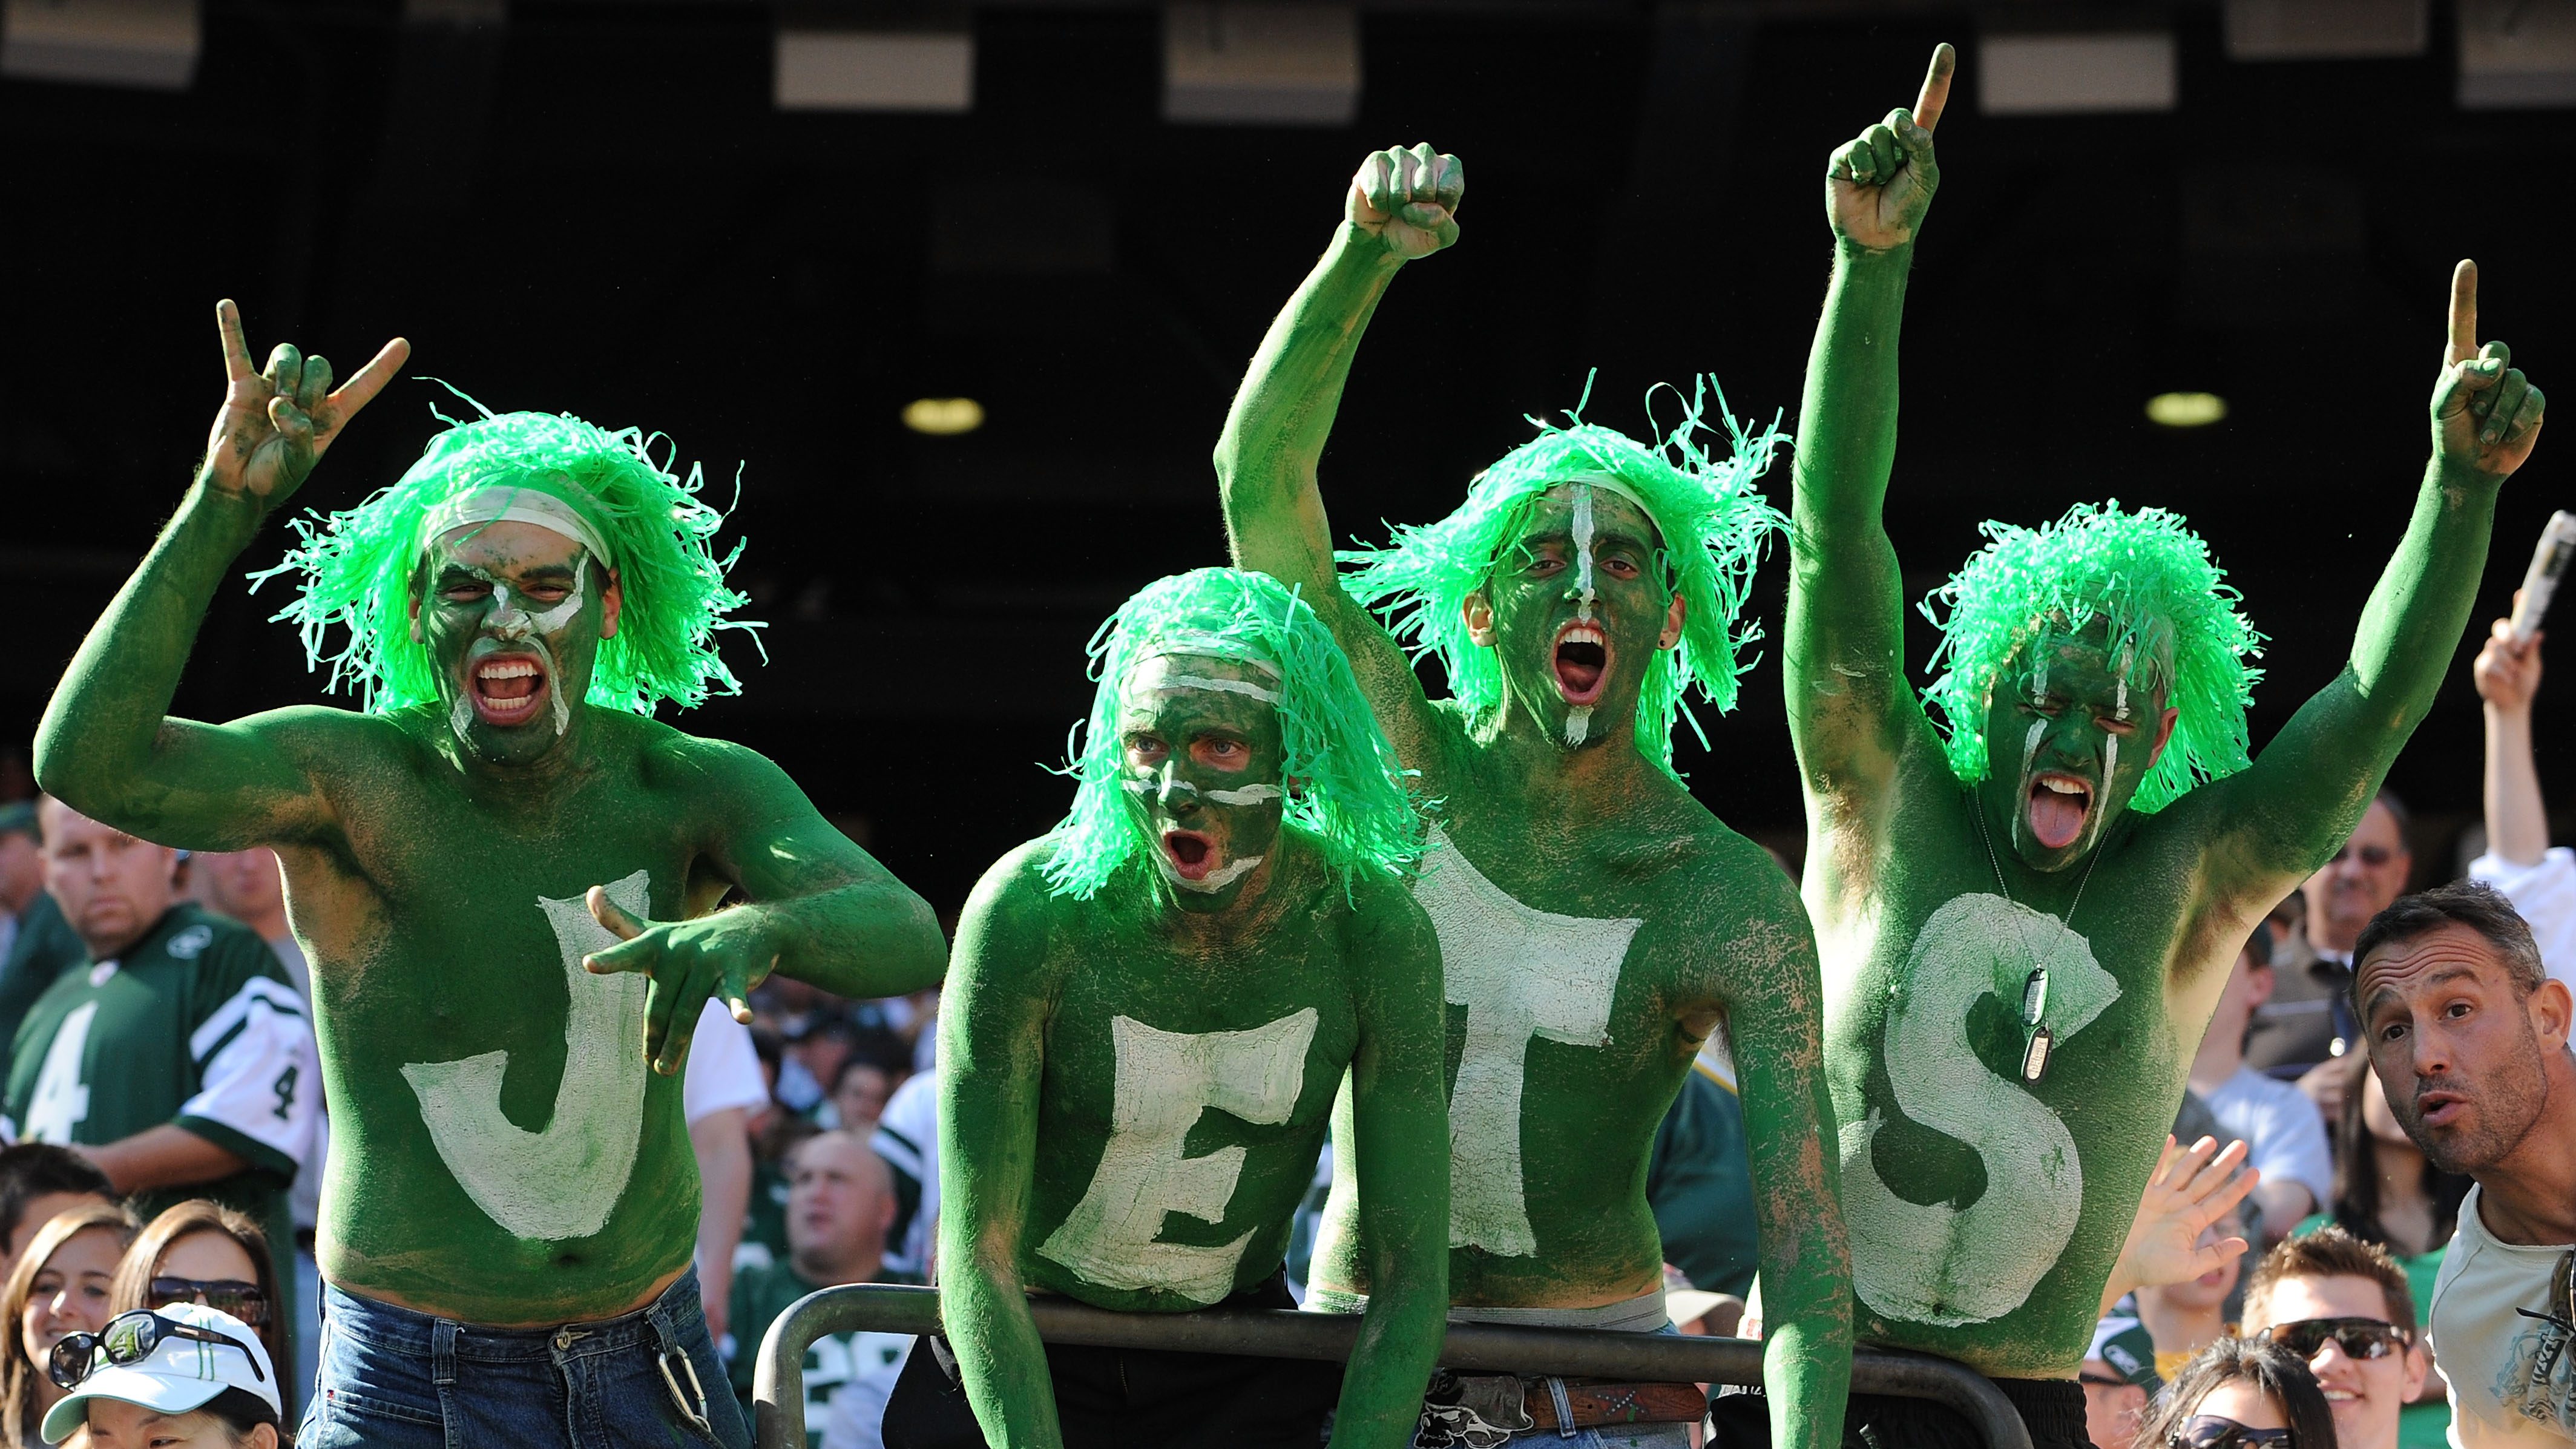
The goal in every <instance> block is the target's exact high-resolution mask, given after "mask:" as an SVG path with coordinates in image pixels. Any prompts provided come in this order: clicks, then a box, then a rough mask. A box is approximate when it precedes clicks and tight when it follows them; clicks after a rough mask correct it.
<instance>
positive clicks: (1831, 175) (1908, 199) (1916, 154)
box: [1825, 41, 1958, 252]
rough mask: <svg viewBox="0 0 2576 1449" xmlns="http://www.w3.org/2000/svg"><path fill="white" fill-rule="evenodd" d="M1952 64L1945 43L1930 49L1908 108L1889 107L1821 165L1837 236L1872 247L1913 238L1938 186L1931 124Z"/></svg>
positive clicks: (1944, 97)
mask: <svg viewBox="0 0 2576 1449" xmlns="http://www.w3.org/2000/svg"><path fill="white" fill-rule="evenodd" d="M1957 65H1958V58H1957V55H1956V53H1955V52H1953V51H1952V50H1951V49H1950V46H1949V43H1948V42H1947V41H1944V42H1942V43H1941V44H1940V45H1937V46H1934V47H1933V49H1932V67H1931V69H1930V70H1928V71H1926V72H1925V73H1924V76H1923V91H1922V94H1921V95H1920V96H1918V97H1917V98H1916V100H1915V102H1914V109H1913V110H1912V111H1907V110H1905V109H1903V108H1902V107H1899V108H1898V109H1896V110H1893V111H1890V112H1888V113H1887V119H1886V120H1884V121H1881V122H1879V123H1878V124H1877V125H1875V126H1872V127H1870V128H1869V129H1868V130H1866V131H1863V132H1861V133H1860V134H1859V135H1858V136H1856V137H1854V138H1852V140H1850V141H1849V142H1847V143H1845V144H1844V145H1843V146H1842V147H1841V148H1840V149H1838V150H1836V151H1835V152H1834V155H1833V161H1832V163H1831V164H1830V165H1829V166H1827V167H1826V169H1825V212H1826V214H1827V215H1828V216H1829V217H1831V218H1832V220H1833V224H1834V234H1835V235H1836V236H1839V237H1842V238H1844V239H1845V240H1847V241H1850V242H1851V243H1852V244H1854V245H1856V246H1860V247H1864V248H1866V249H1868V250H1870V251H1874V252H1883V251H1888V250H1891V249H1893V248H1896V247H1901V246H1903V245H1905V244H1906V243H1907V242H1910V241H1912V240H1914V233H1915V230H1916V229H1917V228H1919V227H1921V226H1922V225H1923V214H1924V213H1925V212H1927V211H1929V210H1931V209H1932V193H1933V192H1935V191H1937V190H1939V189H1940V186H1941V166H1940V163H1939V162H1937V161H1935V160H1934V159H1933V157H1932V128H1933V127H1934V126H1937V125H1939V124H1940V123H1941V111H1942V109H1943V108H1944V107H1946V106H1947V105H1948V104H1949V103H1950V73H1951V71H1952V70H1953V69H1955V68H1956V67H1957Z"/></svg>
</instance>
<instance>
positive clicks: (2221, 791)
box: [2210, 262, 2544, 911]
mask: <svg viewBox="0 0 2576 1449" xmlns="http://www.w3.org/2000/svg"><path fill="white" fill-rule="evenodd" d="M2543 405H2544V400H2543V398H2542V396H2541V392H2540V389H2538V388H2536V387H2533V386H2531V384H2530V381H2529V380H2528V379H2527V378H2525V377H2524V376H2523V374H2522V371H2521V369H2519V368H2516V367H2513V366H2512V365H2511V352H2510V350H2509V349H2507V348H2506V347H2505V345H2504V344H2503V343H2501V342H2490V343H2487V344H2486V345H2485V346H2484V347H2483V348H2481V347H2480V346H2479V345H2478V342H2477V267H2476V265H2475V264H2474V263H2471V262H2462V263H2460V266H2459V269H2458V271H2457V273H2456V274H2455V275H2454V276H2453V278H2452V293H2451V336H2450V345H2449V349H2448V351H2447V353H2446V354H2445V357H2444V360H2443V365H2442V370H2441V373H2440V375H2439V376H2438V378H2437V380H2436V382H2435V384H2434V389H2433V401H2432V407H2431V412H2432V419H2431V421H2432V432H2433V456H2432V460H2431V461H2430V462H2429V463H2427V464H2426V465H2425V468H2424V478H2423V481H2422V482H2421V483H2420V484H2418V485H2417V487H2416V490H2415V508H2414V513H2413V515H2412V516H2411V517H2410V518H2409V519H2408V520H2407V525H2406V534H2405V536H2404V537H2403V538H2402V539H2400V540H2399V542H2398V545H2397V552H2396V553H2395V554H2394V555H2393V556H2391V557H2390V559H2389V560H2388V567H2387V568H2386V569H2384V570H2382V571H2381V573H2380V576H2379V583H2378V584H2377V586H2376V587H2374V588H2373V589H2372V590H2371V591H2370V602H2369V603H2368V604H2367V605H2365V606H2364V607H2363V609H2362V613H2361V625H2360V628H2359V629H2358V630H2356V631H2355V632H2354V635H2353V644H2352V655H2351V658H2350V659H2349V661H2347V662H2346V664H2345V665H2344V669H2343V672H2342V673H2340V674H2338V675H2336V676H2335V678H2334V680H2333V681H2332V682H2331V683H2329V684H2327V685H2326V687H2325V688H2324V689H2322V690H2319V691H2318V692H2317V694H2316V695H2315V696H2314V697H2313V698H2311V699H2310V700H2309V701H2308V702H2307V703H2306V704H2304V705H2301V706H2300V707H2299V712H2298V713H2297V714H2296V715H2294V716H2292V718H2291V720H2290V722H2289V723H2288V724H2286V725H2284V726H2282V729H2281V733H2280V734H2279V736H2277V737H2276V738H2275V739H2274V740H2273V741H2272V743H2271V744H2270V745H2269V746H2267V747H2266V748H2265V749H2264V751H2263V754H2262V756H2261V758H2259V759H2257V760H2256V761H2255V762H2254V765H2253V767H2252V768H2250V769H2248V770H2246V771H2244V772H2243V773H2242V774H2239V775H2236V776H2234V777H2233V778H2230V779H2227V780H2223V781H2220V782H2219V783H2218V784H2217V785H2214V786H2212V787H2210V788H2211V789H2212V790H2213V792H2215V799H2214V804H2216V806H2217V808H2218V809H2219V810H2220V811H2221V812H2222V819H2224V820H2225V821H2227V822H2228V823H2229V829H2228V831H2227V835H2226V837H2225V844H2224V845H2223V846H2222V847H2221V850H2222V854H2221V860H2222V861H2225V862H2227V863H2228V864H2229V865H2231V866H2232V867H2233V868H2232V869H2223V870H2222V871H2221V872H2220V873H2219V876H2218V881H2217V883H2218V885H2219V886H2220V888H2221V889H2222V890H2228V888H2229V887H2234V889H2233V890H2228V894H2229V896H2230V897H2231V899H2232V903H2233V904H2234V905H2236V906H2238V907H2239V908H2240V909H2251V910H2255V911H2260V910H2263V909H2266V908H2268V906H2269V905H2270V903H2271V902H2272V901H2273V900H2274V899H2277V897H2278V895H2279V889H2278V887H2279V886H2280V884H2281V882H2282V881H2283V880H2284V879H2295V878H2297V877H2301V876H2305V875H2306V874H2307V873H2308V872H2310V871H2312V870H2314V869H2315V868H2316V867H2317V865H2319V864H2320V863H2322V862H2323V861H2324V860H2325V859H2326V858H2327V857H2328V856H2329V855H2331V854H2332V853H2333V852H2334V850H2335V848H2336V846H2338V845H2339V844H2341V843H2342V842H2343V840H2344V839H2345V837H2347V836H2348V835H2350V834H2351V833H2352V829H2353V826H2354V825H2355V824H2357V823H2358V822H2359V821H2360V819H2361V816H2362V812H2363V811H2365V810H2367V809H2368V808H2369V806H2370V799H2371V796H2372V795H2373V794H2375V793H2376V792H2377V791H2378V789H2379V784H2380V781H2381V780H2382V779H2383V778H2384V777H2385V776H2386V775H2387V773H2388V767H2389V766H2390V765H2391V764H2393V763H2395V762H2396V759H2397V752H2398V751H2399V750H2401V749H2403V748H2404V747H2405V744H2406V740H2407V738H2408V737H2409V736H2410V735H2412V734H2413V733H2414V732H2415V726H2416V725H2418V724H2419V723H2421V722H2422V721H2423V718H2424V714H2425V711H2427V710H2429V709H2431V708H2432V705H2433V698H2434V695H2435V694H2436V693H2437V692H2438V691H2439V689H2440V687H2441V683H2442V676H2443V675H2444V673H2445V672H2447V671H2448V670H2449V669H2450V667H2451V660H2452V657H2453V655H2454V654H2455V653H2456V652H2457V651H2458V648H2459V643H2460V637H2461V634H2462V633H2463V632H2464V631H2465V630H2466V629H2467V627H2468V621H2469V608H2470V605H2471V604H2473V603H2474V602H2475V601H2476V598H2477V591H2478V582H2479V579H2480V578H2481V577H2482V576H2483V575H2484V573H2485V571H2486V561H2487V543H2488V538H2489V535H2490V533H2491V532H2492V529H2493V526H2494V523H2495V504H2496V495H2497V494H2498V493H2499V492H2500V491H2501V490H2502V487H2503V484H2504V480H2505V479H2506V478H2508V477H2510V476H2511V475H2512V474H2513V471H2514V470H2515V469H2517V468H2519V467H2521V466H2522V464H2523V461H2524V460H2525V459H2527V458H2528V457H2530V455H2531V447H2532V444H2533V442H2534V441H2536V440H2537V438H2538V436H2539V432H2540V424H2541V419H2542V408H2543ZM2258 898H2259V899H2258Z"/></svg>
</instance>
